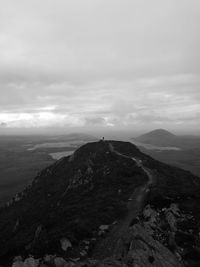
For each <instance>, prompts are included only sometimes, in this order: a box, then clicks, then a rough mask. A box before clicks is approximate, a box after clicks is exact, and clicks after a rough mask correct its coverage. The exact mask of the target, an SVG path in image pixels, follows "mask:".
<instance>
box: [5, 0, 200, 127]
mask: <svg viewBox="0 0 200 267" xmlns="http://www.w3.org/2000/svg"><path fill="white" fill-rule="evenodd" d="M0 3H2V6H3V7H4V8H3V9H2V10H0V58H1V61H0V92H1V97H0V118H1V121H3V122H5V123H7V124H8V126H7V128H8V127H18V128H19V127H22V126H23V127H24V126H25V127H31V128H35V127H37V128H40V127H44V126H45V127H58V126H59V127H61V125H65V126H68V127H74V126H80V127H86V126H88V127H92V125H95V126H99V127H100V126H102V127H109V126H114V127H116V128H117V127H118V128H121V127H129V126H130V127H133V128H135V127H138V128H140V127H143V128H144V127H145V125H146V126H152V127H154V126H155V127H156V126H157V124H162V125H163V127H165V126H167V127H168V126H170V125H171V127H173V126H174V127H176V125H178V124H179V125H181V126H180V129H186V128H187V126H186V123H190V124H191V125H192V126H191V128H193V129H195V128H197V127H198V126H197V125H198V124H199V117H198V114H199V105H198V104H199V101H200V90H199V86H200V79H199V77H200V63H199V62H200V55H199V46H200V36H199V24H200V16H199V10H200V3H199V1H196V0H191V1H187V0H180V1H179V0H178V1H177V2H176V3H174V1H173V0H169V1H165V2H163V1H160V0H152V1H151V2H148V1H144V0H135V1H132V0H125V1H120V0H111V1H109V3H108V1H105V0H94V1H91V0H85V1H81V0H77V1H72V0H58V1H49V0H47V1H45V2H43V1H39V0H34V1H33V0H30V1H26V0H20V1H14V0H10V1H7V2H5V1H3V0H0ZM180 122H181V123H180Z"/></svg>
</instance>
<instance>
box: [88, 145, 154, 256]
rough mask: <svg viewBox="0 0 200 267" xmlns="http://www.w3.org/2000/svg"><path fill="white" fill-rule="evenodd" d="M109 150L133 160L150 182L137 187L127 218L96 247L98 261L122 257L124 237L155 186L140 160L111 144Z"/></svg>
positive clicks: (112, 228)
mask: <svg viewBox="0 0 200 267" xmlns="http://www.w3.org/2000/svg"><path fill="white" fill-rule="evenodd" d="M109 149H110V151H111V152H112V153H115V154H116V155H118V156H121V157H124V158H128V159H132V160H133V161H134V164H135V163H136V165H137V166H138V167H140V168H141V169H142V170H143V171H144V172H145V174H146V175H147V177H148V181H147V183H146V184H145V185H143V186H139V187H137V188H136V189H135V190H134V192H133V194H132V196H131V197H130V198H129V203H128V213H127V216H126V218H125V219H123V220H122V221H119V222H118V223H117V224H116V225H113V226H112V227H111V230H110V232H109V233H108V234H107V236H105V237H104V239H102V240H101V241H100V242H99V243H98V244H97V246H96V247H95V249H94V251H93V253H92V254H93V257H94V258H97V259H104V258H106V257H110V256H115V257H120V252H121V247H122V240H123V237H124V235H125V234H126V232H127V230H128V228H129V227H130V226H131V224H132V222H133V220H134V219H136V217H137V216H138V215H139V213H140V212H141V210H142V208H143V205H144V202H145V199H146V197H147V195H148V193H149V191H150V187H151V185H152V184H153V175H152V174H151V172H150V170H149V169H148V168H146V167H144V166H143V163H142V161H141V160H140V159H138V158H133V157H128V156H126V155H123V154H121V153H120V152H118V151H116V150H115V149H114V147H113V145H112V144H109Z"/></svg>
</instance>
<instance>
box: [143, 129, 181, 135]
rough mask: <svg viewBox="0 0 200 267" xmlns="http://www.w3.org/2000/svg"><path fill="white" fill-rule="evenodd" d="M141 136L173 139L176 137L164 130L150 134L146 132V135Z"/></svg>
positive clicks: (157, 130)
mask: <svg viewBox="0 0 200 267" xmlns="http://www.w3.org/2000/svg"><path fill="white" fill-rule="evenodd" d="M142 136H149V137H175V136H176V135H175V134H173V133H171V132H169V131H167V130H165V129H156V130H153V131H151V132H148V133H146V134H143V135H141V137H142Z"/></svg>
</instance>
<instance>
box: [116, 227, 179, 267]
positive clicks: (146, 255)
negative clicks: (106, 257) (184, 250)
mask: <svg viewBox="0 0 200 267" xmlns="http://www.w3.org/2000/svg"><path fill="white" fill-rule="evenodd" d="M121 248H122V249H121V251H118V255H117V257H120V256H122V255H125V256H123V257H124V258H125V260H124V262H125V263H126V264H127V265H128V266H134V267H135V266H138V267H150V266H154V267H174V266H176V267H180V266H182V265H181V264H180V263H179V261H178V259H177V258H176V257H175V256H174V254H172V252H171V251H169V250H168V249H167V248H166V247H164V246H163V245H162V244H161V243H160V242H158V241H156V240H154V239H153V238H152V237H151V236H150V235H149V234H148V233H147V232H146V231H145V229H144V228H143V227H142V226H141V225H139V224H136V225H134V226H133V228H132V229H130V231H129V232H128V233H127V235H126V236H125V238H124V244H123V246H122V247H121ZM124 248H126V249H125V250H124ZM119 252H120V254H121V255H120V254H119Z"/></svg>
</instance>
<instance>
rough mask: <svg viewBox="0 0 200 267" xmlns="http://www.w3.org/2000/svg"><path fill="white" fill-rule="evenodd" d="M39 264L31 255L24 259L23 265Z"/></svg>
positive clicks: (30, 266) (27, 266)
mask: <svg viewBox="0 0 200 267" xmlns="http://www.w3.org/2000/svg"><path fill="white" fill-rule="evenodd" d="M38 265H39V260H38V259H34V258H33V257H29V258H27V259H25V261H24V264H23V267H38Z"/></svg>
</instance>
